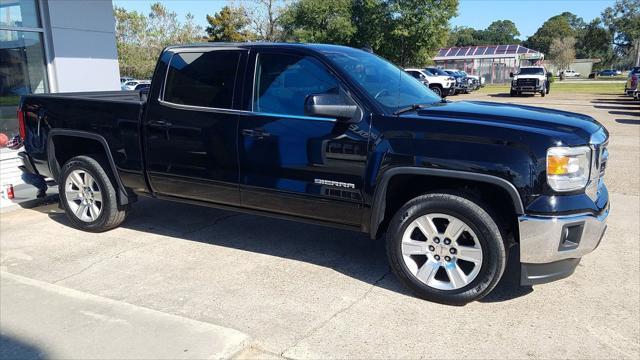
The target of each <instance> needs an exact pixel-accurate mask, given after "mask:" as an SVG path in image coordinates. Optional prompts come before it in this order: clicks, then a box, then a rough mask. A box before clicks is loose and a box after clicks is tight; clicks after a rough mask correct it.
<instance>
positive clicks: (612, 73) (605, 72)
mask: <svg viewBox="0 0 640 360" xmlns="http://www.w3.org/2000/svg"><path fill="white" fill-rule="evenodd" d="M616 75H618V72H617V71H616V70H611V69H609V70H602V71H600V73H598V76H616Z"/></svg>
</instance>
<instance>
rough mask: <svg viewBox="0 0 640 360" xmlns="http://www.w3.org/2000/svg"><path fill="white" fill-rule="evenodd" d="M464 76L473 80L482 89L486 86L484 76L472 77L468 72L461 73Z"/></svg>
mask: <svg viewBox="0 0 640 360" xmlns="http://www.w3.org/2000/svg"><path fill="white" fill-rule="evenodd" d="M461 72H462V73H463V74H465V75H466V76H467V77H468V78H470V79H473V80H474V82H475V83H478V84H479V86H480V87H483V86H484V85H485V79H484V76H479V75H470V74H468V73H467V72H466V71H461Z"/></svg>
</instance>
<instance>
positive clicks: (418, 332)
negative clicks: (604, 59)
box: [0, 93, 640, 359]
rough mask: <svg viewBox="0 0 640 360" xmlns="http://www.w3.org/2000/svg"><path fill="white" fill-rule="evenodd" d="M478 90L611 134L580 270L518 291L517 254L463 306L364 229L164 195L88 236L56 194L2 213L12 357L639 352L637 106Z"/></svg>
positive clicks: (0, 259)
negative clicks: (409, 285) (412, 274)
mask: <svg viewBox="0 0 640 360" xmlns="http://www.w3.org/2000/svg"><path fill="white" fill-rule="evenodd" d="M467 99H478V100H487V101H499V102H514V103H521V104H530V105H539V106H547V107H551V108H558V109H562V110H568V111H577V112H581V113H586V114H589V115H591V116H594V117H595V118H596V119H598V120H599V121H601V122H602V123H603V124H605V126H606V127H607V128H608V130H609V131H610V133H611V141H610V147H609V150H610V162H609V165H608V169H607V175H606V181H607V183H608V185H609V191H610V196H611V202H612V209H611V215H610V219H609V228H608V230H607V233H606V235H605V237H604V239H603V241H602V244H601V245H600V247H599V248H598V249H597V250H596V251H595V252H594V253H593V254H590V255H588V256H585V257H584V258H583V260H582V262H581V263H580V265H579V266H578V268H577V270H576V272H575V274H574V275H573V276H571V277H569V278H567V279H563V280H560V281H557V282H554V283H550V284H545V285H540V286H535V287H520V286H518V285H517V283H518V276H519V273H518V268H517V266H516V264H515V263H514V262H513V257H512V259H511V263H510V265H509V266H508V268H507V271H506V273H505V276H504V277H503V280H502V281H501V282H500V284H498V287H497V288H496V289H495V290H494V291H493V292H492V293H491V294H490V295H489V296H487V297H486V298H484V299H483V300H481V301H479V302H474V303H471V304H468V305H466V306H463V307H451V306H444V305H439V304H434V303H430V302H426V301H423V300H420V299H417V298H415V297H414V296H412V295H411V294H410V293H409V292H407V291H406V290H405V289H404V288H403V287H402V285H400V284H399V282H398V281H397V280H396V279H395V277H394V276H393V275H392V274H390V272H389V267H388V264H387V261H386V257H385V253H384V245H383V244H382V243H381V242H376V241H371V240H369V239H368V237H367V236H366V235H364V234H358V233H354V232H349V231H346V230H336V229H332V228H324V227H319V226H314V225H308V224H301V223H295V222H289V221H284V220H276V219H270V218H262V217H257V216H253V215H246V214H237V213H231V212H226V211H222V210H217V209H211V208H202V207H196V206H191V205H186V204H179V203H170V202H162V201H159V200H154V199H141V201H139V202H138V203H136V204H135V207H134V208H133V211H132V213H131V216H130V217H129V218H128V219H127V221H126V222H125V223H124V224H123V225H122V226H121V227H120V228H117V229H114V230H112V231H109V232H106V233H101V234H90V233H85V232H81V231H78V230H75V229H73V228H71V227H70V226H69V222H68V220H67V219H66V217H65V216H64V214H63V213H61V211H60V210H59V209H58V208H57V205H56V204H55V203H44V204H42V205H41V206H36V207H33V208H31V209H25V208H21V207H17V208H16V207H13V208H12V210H9V211H2V212H0V294H1V295H2V297H1V300H2V303H1V304H0V305H1V307H0V310H1V311H0V330H1V335H0V358H12V357H15V356H12V354H14V355H15V354H16V353H18V354H20V355H21V356H20V357H23V358H89V357H97V358H100V357H101V358H119V357H128V358H152V357H155V356H154V355H157V354H166V356H165V357H176V358H184V357H190V358H204V357H224V358H236V359H280V358H294V359H317V358H352V359H364V358H366V359H383V358H403V359H418V358H420V359H423V358H425V359H426V358H438V359H439V358H477V359H488V358H536V359H537V358H590V359H595V358H615V359H638V358H639V357H640V268H639V264H640V241H639V238H640V224H639V222H638V219H639V218H640V182H639V179H640V106H639V105H637V103H633V102H631V101H630V99H629V98H625V97H621V96H613V95H598V94H596V95H571V94H553V93H552V94H550V96H547V97H545V98H541V97H539V96H535V97H518V98H511V97H509V96H508V95H506V94H488V95H484V94H470V95H460V96H456V97H452V98H451V100H467ZM512 255H514V254H512ZM83 311H84V312H83ZM114 319H115V320H114ZM123 321H124V322H126V323H127V324H128V325H127V326H125V325H124V323H123ZM174 324H175V325H174ZM155 332H158V337H156V336H152V335H153V334H155ZM194 334H196V335H194ZM111 345H113V346H111ZM183 348H184V349H189V351H188V352H186V353H185V352H183V353H180V350H181V349H182V350H184V349H183ZM5 349H14V350H11V351H13V352H9V351H5ZM16 349H17V350H16ZM123 349H132V350H131V351H130V352H129V351H125V350H123ZM145 349H146V350H147V351H149V352H148V353H143V352H142V351H144V350H145ZM163 349H167V350H166V352H165V351H164V350H163ZM17 351H18V352H17ZM151 351H154V352H153V353H151ZM41 354H42V355H41ZM158 357H160V355H158Z"/></svg>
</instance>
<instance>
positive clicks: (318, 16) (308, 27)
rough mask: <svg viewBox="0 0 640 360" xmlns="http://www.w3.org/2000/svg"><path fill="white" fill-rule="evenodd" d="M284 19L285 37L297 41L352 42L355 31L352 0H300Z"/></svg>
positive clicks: (287, 10)
mask: <svg viewBox="0 0 640 360" xmlns="http://www.w3.org/2000/svg"><path fill="white" fill-rule="evenodd" d="M281 23H282V28H283V31H284V35H285V37H286V38H287V39H289V40H293V41H298V42H312V43H333V44H349V43H350V42H351V39H352V37H353V35H354V34H355V32H356V28H355V25H354V24H353V23H352V21H351V0H299V1H297V2H295V3H293V4H292V5H291V6H290V7H289V8H288V9H286V10H285V11H284V13H283V14H282V17H281Z"/></svg>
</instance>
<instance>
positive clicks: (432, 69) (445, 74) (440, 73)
mask: <svg viewBox="0 0 640 360" xmlns="http://www.w3.org/2000/svg"><path fill="white" fill-rule="evenodd" d="M425 70H427V71H430V72H431V73H433V74H435V75H438V76H449V74H447V73H446V72H445V71H444V70H441V69H436V68H426V69H425Z"/></svg>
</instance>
